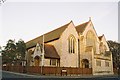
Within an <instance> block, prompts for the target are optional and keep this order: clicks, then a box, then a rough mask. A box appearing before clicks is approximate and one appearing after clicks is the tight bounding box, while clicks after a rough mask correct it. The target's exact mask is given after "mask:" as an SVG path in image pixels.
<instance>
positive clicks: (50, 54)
mask: <svg viewBox="0 0 120 80" xmlns="http://www.w3.org/2000/svg"><path fill="white" fill-rule="evenodd" d="M45 58H54V59H60V56H59V55H58V53H57V51H56V49H55V47H54V46H53V45H49V44H46V45H45Z"/></svg>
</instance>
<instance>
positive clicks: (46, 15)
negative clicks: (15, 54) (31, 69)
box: [0, 2, 118, 46]
mask: <svg viewBox="0 0 120 80" xmlns="http://www.w3.org/2000/svg"><path fill="white" fill-rule="evenodd" d="M0 9H1V14H2V15H1V16H0V17H2V19H1V23H2V24H1V26H0V30H1V31H0V36H1V37H0V38H1V39H0V45H1V46H3V45H5V44H6V42H7V41H8V40H9V39H15V40H16V41H17V40H19V39H23V40H24V41H25V42H26V41H29V40H31V39H33V38H35V37H38V36H40V35H42V34H44V33H46V32H49V31H51V30H54V29H56V28H58V27H60V26H62V25H64V24H66V23H68V22H70V21H71V20H72V21H73V23H74V24H75V25H79V24H81V23H83V22H86V21H88V20H89V17H91V20H92V22H93V24H94V28H95V30H96V32H97V34H98V36H101V35H102V34H104V35H105V37H106V39H107V40H113V41H118V3H117V2H71V3H70V2H67V3H66V2H6V3H5V4H3V5H2V7H0Z"/></svg>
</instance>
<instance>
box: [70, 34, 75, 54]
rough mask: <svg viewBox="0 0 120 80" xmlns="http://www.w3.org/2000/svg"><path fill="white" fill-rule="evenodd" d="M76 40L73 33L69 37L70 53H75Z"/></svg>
mask: <svg viewBox="0 0 120 80" xmlns="http://www.w3.org/2000/svg"><path fill="white" fill-rule="evenodd" d="M75 46H76V40H75V37H74V36H73V35H70V36H69V38H68V51H69V53H75Z"/></svg>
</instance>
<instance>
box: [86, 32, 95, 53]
mask: <svg viewBox="0 0 120 80" xmlns="http://www.w3.org/2000/svg"><path fill="white" fill-rule="evenodd" d="M86 46H92V47H93V50H94V53H95V52H96V37H95V35H94V33H93V32H92V31H88V32H87V35H86Z"/></svg>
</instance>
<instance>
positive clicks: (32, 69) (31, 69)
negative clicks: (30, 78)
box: [2, 66, 92, 75]
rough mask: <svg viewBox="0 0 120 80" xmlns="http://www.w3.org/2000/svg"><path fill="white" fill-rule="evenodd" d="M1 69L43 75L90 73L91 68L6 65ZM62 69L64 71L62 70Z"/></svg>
mask: <svg viewBox="0 0 120 80" xmlns="http://www.w3.org/2000/svg"><path fill="white" fill-rule="evenodd" d="M2 69H3V70H7V71H12V72H19V73H24V72H27V73H32V74H33V73H37V74H44V75H51V74H52V75H64V74H67V75H81V74H92V68H77V67H49V66H43V67H41V66H27V67H23V66H6V67H3V68H2ZM62 71H64V72H62Z"/></svg>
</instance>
